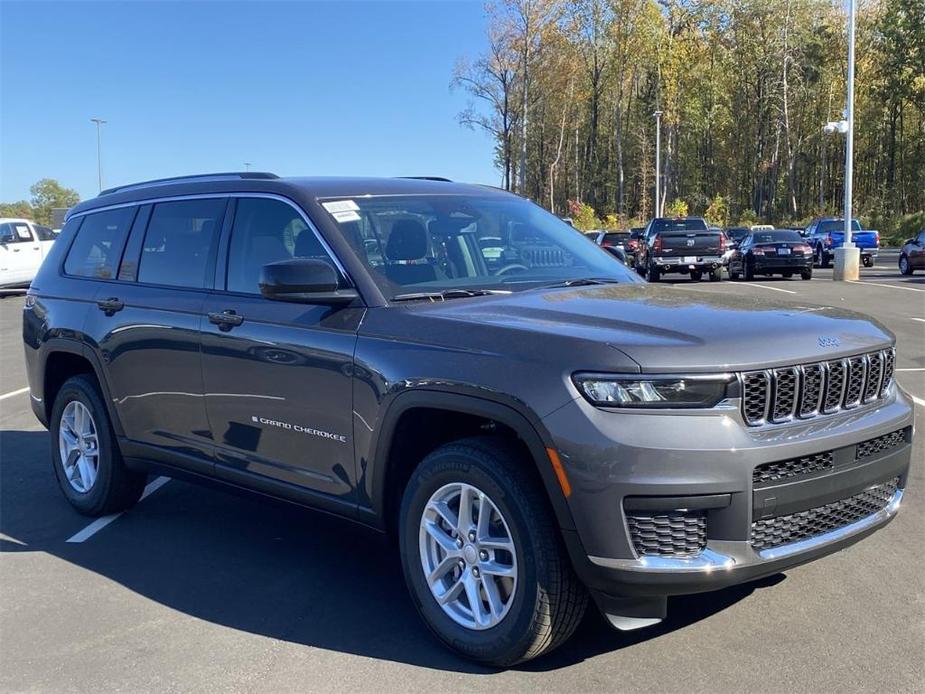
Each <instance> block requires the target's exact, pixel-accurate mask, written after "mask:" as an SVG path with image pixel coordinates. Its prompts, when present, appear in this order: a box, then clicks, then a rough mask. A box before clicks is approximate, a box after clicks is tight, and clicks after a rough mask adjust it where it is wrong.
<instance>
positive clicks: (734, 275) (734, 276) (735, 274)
mask: <svg viewBox="0 0 925 694" xmlns="http://www.w3.org/2000/svg"><path fill="white" fill-rule="evenodd" d="M740 277H741V275H740V274H739V273H738V272H733V271H732V270H730V271H729V279H731V280H738V279H739V278H740Z"/></svg>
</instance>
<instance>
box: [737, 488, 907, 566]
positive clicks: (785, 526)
mask: <svg viewBox="0 0 925 694" xmlns="http://www.w3.org/2000/svg"><path fill="white" fill-rule="evenodd" d="M897 489H899V478H898V477H896V478H895V479H892V480H890V481H889V482H883V483H881V484H876V485H874V486H873V487H870V488H868V489H865V490H864V491H863V492H861V493H860V494H855V495H854V496H850V497H848V498H847V499H841V500H839V501H834V502H832V503H830V504H826V505H825V506H819V507H818V508H811V509H809V510H807V511H799V512H797V513H791V514H788V515H786V516H778V517H777V518H768V519H764V520H758V521H755V522H754V523H752V534H751V544H752V548H754V549H755V550H756V551H761V550H763V549H769V548H771V547H779V546H780V545H788V544H791V543H793V542H799V541H801V540H807V539H809V538H812V537H816V536H818V535H822V534H824V533H827V532H830V531H832V530H836V529H838V528H843V527H844V526H846V525H851V524H852V523H855V522H857V521H859V520H861V519H862V518H866V517H867V516H870V515H873V514H874V513H876V512H877V511H880V510H881V509H883V508H885V507H886V505H887V504H889V503H890V500H891V499H892V498H893V495H894V494H896V490H897Z"/></svg>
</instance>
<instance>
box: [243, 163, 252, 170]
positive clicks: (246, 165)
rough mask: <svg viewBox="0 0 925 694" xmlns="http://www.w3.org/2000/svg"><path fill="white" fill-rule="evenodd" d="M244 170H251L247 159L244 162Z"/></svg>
mask: <svg viewBox="0 0 925 694" xmlns="http://www.w3.org/2000/svg"><path fill="white" fill-rule="evenodd" d="M244 170H245V171H250V170H251V163H250V162H249V161H246V162H244Z"/></svg>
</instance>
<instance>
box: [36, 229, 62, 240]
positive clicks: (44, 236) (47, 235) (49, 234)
mask: <svg viewBox="0 0 925 694" xmlns="http://www.w3.org/2000/svg"><path fill="white" fill-rule="evenodd" d="M35 233H36V234H38V235H39V240H40V241H54V240H55V239H56V238H58V235H57V234H56V233H55V232H54V231H53V230H52V229H49V228H48V227H40V226H36V227H35Z"/></svg>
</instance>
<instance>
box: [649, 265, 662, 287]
mask: <svg viewBox="0 0 925 694" xmlns="http://www.w3.org/2000/svg"><path fill="white" fill-rule="evenodd" d="M661 278H662V273H661V272H659V270H658V268H657V267H655V265H653V264H652V263H649V267H648V268H647V270H646V279H647V280H649V281H650V282H658V281H659V280H660V279H661Z"/></svg>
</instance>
